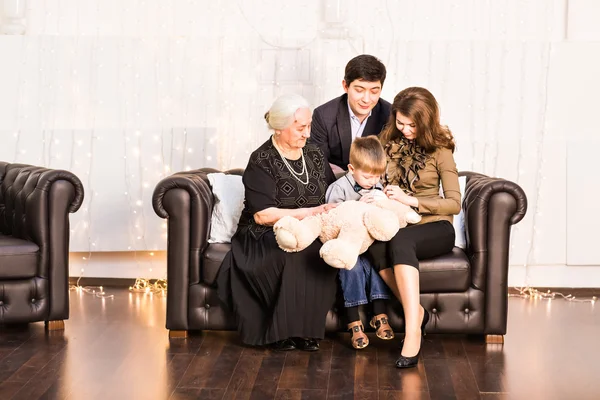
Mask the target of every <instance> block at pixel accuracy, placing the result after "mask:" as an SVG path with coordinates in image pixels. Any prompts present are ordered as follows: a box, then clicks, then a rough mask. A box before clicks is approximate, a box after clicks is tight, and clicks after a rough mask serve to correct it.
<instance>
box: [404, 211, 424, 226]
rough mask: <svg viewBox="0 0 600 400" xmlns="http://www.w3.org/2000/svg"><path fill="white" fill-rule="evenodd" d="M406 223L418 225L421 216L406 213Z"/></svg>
mask: <svg viewBox="0 0 600 400" xmlns="http://www.w3.org/2000/svg"><path fill="white" fill-rule="evenodd" d="M406 222H408V223H409V224H418V223H419V222H421V216H420V215H419V214H418V213H417V212H416V211H409V212H408V213H406Z"/></svg>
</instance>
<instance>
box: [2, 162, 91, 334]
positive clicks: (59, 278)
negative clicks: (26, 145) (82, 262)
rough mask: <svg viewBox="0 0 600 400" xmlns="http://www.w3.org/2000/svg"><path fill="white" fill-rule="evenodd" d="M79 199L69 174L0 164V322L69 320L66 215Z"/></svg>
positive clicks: (54, 324)
mask: <svg viewBox="0 0 600 400" xmlns="http://www.w3.org/2000/svg"><path fill="white" fill-rule="evenodd" d="M82 201H83V185H82V184H81V182H80V180H79V179H78V178H77V177H76V176H75V175H73V174H72V173H71V172H67V171H63V170H54V169H46V168H41V167H36V166H32V165H25V164H9V163H6V162H0V324H14V323H29V322H35V321H45V323H46V327H47V328H48V329H51V330H53V329H63V328H64V321H63V320H65V319H68V318H69V283H68V278H69V234H70V230H69V213H70V212H75V211H77V210H78V209H79V207H80V206H81V203H82Z"/></svg>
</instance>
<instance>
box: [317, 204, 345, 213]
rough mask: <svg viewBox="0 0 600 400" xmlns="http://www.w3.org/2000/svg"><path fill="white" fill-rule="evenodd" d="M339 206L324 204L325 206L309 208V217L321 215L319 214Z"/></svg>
mask: <svg viewBox="0 0 600 400" xmlns="http://www.w3.org/2000/svg"><path fill="white" fill-rule="evenodd" d="M339 205H340V203H325V204H321V205H320V206H317V207H313V208H311V211H312V213H311V215H317V214H321V213H324V212H327V211H329V210H332V209H334V208H336V207H337V206H339Z"/></svg>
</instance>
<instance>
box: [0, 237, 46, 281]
mask: <svg viewBox="0 0 600 400" xmlns="http://www.w3.org/2000/svg"><path fill="white" fill-rule="evenodd" d="M39 251H40V248H39V247H38V246H37V244H35V243H33V242H29V241H27V240H23V239H17V238H14V237H12V236H8V235H3V234H0V279H21V278H33V277H34V276H36V274H37V266H38V256H39Z"/></svg>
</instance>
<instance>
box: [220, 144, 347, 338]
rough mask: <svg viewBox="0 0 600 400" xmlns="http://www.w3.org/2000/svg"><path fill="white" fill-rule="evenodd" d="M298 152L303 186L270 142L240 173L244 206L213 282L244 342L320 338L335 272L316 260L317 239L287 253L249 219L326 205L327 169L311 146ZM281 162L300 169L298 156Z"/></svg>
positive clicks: (268, 232)
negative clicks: (271, 210)
mask: <svg viewBox="0 0 600 400" xmlns="http://www.w3.org/2000/svg"><path fill="white" fill-rule="evenodd" d="M303 154H304V159H305V162H306V167H305V168H306V169H307V170H308V182H306V175H305V174H302V175H300V176H299V179H296V178H295V177H294V176H292V173H291V172H290V171H289V168H288V167H287V166H286V165H285V163H284V162H283V160H282V158H281V156H280V155H279V153H278V152H277V149H275V147H274V146H273V143H272V142H271V139H269V140H268V141H266V142H265V143H264V144H262V145H261V146H260V147H259V148H258V149H257V150H256V151H254V152H253V153H252V155H251V156H250V160H249V162H248V166H247V167H246V170H245V171H244V176H243V182H244V187H245V207H244V210H243V212H242V216H241V218H240V222H239V226H238V230H237V232H236V233H235V235H234V236H233V238H232V239H231V251H230V252H229V253H228V254H227V255H226V257H225V259H224V260H223V263H222V264H221V268H220V270H219V274H218V276H217V285H218V293H219V298H220V299H221V301H223V302H224V303H225V304H226V305H227V306H228V308H229V309H230V310H232V311H233V312H234V313H235V315H236V317H237V318H238V331H239V332H240V335H241V339H242V341H243V342H244V343H246V344H250V345H264V344H268V343H274V342H277V341H280V340H284V339H287V338H291V337H305V338H323V336H324V334H325V319H326V317H327V312H328V311H329V309H330V308H331V306H332V305H333V302H334V300H335V293H336V281H335V278H336V274H337V270H336V269H334V268H332V267H330V266H329V265H327V264H326V263H325V262H324V261H323V259H321V257H320V256H319V249H320V248H321V242H320V241H319V240H318V239H317V240H316V241H315V242H313V243H312V244H311V245H310V246H309V247H308V248H306V249H305V250H302V251H300V252H297V253H287V252H284V251H283V250H281V249H280V248H279V246H278V245H277V242H276V240H275V235H274V233H273V228H272V227H269V226H262V225H258V224H256V223H255V221H254V214H255V213H256V212H259V211H262V210H264V209H267V208H270V207H277V208H287V209H294V208H302V207H314V206H318V205H320V204H323V203H325V192H326V189H327V186H328V184H330V183H331V182H333V181H334V180H335V177H334V175H333V172H332V171H331V168H330V167H329V164H328V163H327V162H326V160H325V158H324V156H323V153H322V152H321V150H319V148H318V147H316V146H315V145H312V144H307V145H306V146H305V147H304V148H303ZM287 162H288V164H289V165H290V166H291V167H292V169H293V170H294V171H295V172H296V173H297V174H298V173H300V172H302V170H303V168H304V167H303V161H302V158H301V159H299V160H295V161H292V160H287ZM301 181H303V182H301Z"/></svg>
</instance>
